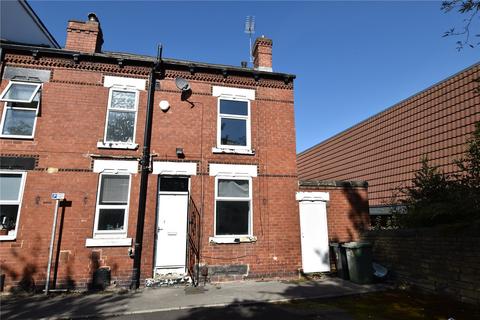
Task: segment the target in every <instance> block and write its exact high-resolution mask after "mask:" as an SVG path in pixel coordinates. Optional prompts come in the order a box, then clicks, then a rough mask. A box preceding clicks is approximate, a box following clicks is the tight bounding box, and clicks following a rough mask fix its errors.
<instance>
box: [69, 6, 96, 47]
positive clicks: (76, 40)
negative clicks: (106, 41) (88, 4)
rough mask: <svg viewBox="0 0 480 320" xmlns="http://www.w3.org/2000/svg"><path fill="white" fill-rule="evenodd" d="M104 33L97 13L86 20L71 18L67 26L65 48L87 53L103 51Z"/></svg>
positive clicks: (91, 14)
mask: <svg viewBox="0 0 480 320" xmlns="http://www.w3.org/2000/svg"><path fill="white" fill-rule="evenodd" d="M102 44H103V34H102V29H101V28H100V22H99V21H98V18H97V16H96V15H95V13H90V14H89V15H88V20H87V21H85V22H82V21H75V20H70V21H68V27H67V41H66V43H65V49H67V50H72V51H80V52H85V53H95V52H101V51H102Z"/></svg>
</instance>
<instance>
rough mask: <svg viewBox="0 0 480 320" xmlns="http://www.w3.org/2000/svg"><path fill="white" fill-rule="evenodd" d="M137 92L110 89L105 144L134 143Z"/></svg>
mask: <svg viewBox="0 0 480 320" xmlns="http://www.w3.org/2000/svg"><path fill="white" fill-rule="evenodd" d="M137 105H138V91H136V90H129V89H122V88H112V89H110V97H109V101H108V110H107V125H106V126H105V139H104V140H105V141H104V142H105V143H115V144H133V143H135V124H136V118H137Z"/></svg>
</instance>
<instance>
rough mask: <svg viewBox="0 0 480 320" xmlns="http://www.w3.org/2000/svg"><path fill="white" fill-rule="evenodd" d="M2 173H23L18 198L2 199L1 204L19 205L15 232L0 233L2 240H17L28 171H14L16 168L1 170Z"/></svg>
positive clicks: (0, 239)
mask: <svg viewBox="0 0 480 320" xmlns="http://www.w3.org/2000/svg"><path fill="white" fill-rule="evenodd" d="M0 174H11V175H18V174H21V175H22V181H21V183H20V189H19V190H18V199H17V200H1V199H0V204H2V205H18V210H17V221H16V223H15V232H14V233H13V234H12V235H9V234H7V235H0V241H2V240H15V239H16V238H17V234H18V226H19V224H20V215H21V212H22V203H23V194H24V191H25V182H26V180H27V172H26V171H14V170H0Z"/></svg>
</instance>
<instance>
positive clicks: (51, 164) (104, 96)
mask: <svg viewBox="0 0 480 320" xmlns="http://www.w3.org/2000/svg"><path fill="white" fill-rule="evenodd" d="M4 64H7V65H10V66H17V67H24V68H39V69H49V70H51V72H52V75H51V81H50V82H47V83H44V85H43V88H42V97H41V109H40V114H39V116H38V118H37V124H36V132H35V137H34V138H33V139H30V140H18V139H8V138H2V139H0V148H1V150H2V153H4V154H15V155H31V154H35V155H38V167H37V169H36V170H34V171H29V172H28V173H27V178H26V185H25V192H24V197H23V202H22V207H21V213H20V218H19V221H18V223H19V228H18V232H17V237H16V239H15V240H13V241H0V262H1V267H2V273H5V274H6V283H7V285H8V286H14V285H18V284H24V285H27V286H28V285H30V286H33V285H35V286H36V287H37V288H41V286H42V285H43V282H44V280H45V273H46V266H47V258H48V245H49V240H50V235H51V226H52V220H53V209H54V203H53V202H52V201H51V200H50V193H51V192H59V191H61V192H65V193H66V197H67V199H68V200H69V201H70V202H71V204H70V206H67V207H65V208H64V209H62V210H61V213H60V217H59V226H58V228H57V237H56V240H55V253H56V254H55V256H54V268H56V269H57V279H56V282H57V287H74V288H85V287H88V286H89V285H90V284H91V283H92V280H93V279H92V275H93V272H94V270H95V269H96V268H98V267H108V268H110V270H111V273H112V281H115V282H116V283H117V284H119V285H127V284H128V283H129V279H130V276H131V269H132V260H131V259H130V257H129V256H128V247H94V248H92V247H89V248H87V247H86V246H85V240H86V239H87V238H91V237H92V235H93V226H94V218H95V206H96V196H97V188H98V183H99V175H98V174H97V173H94V172H92V159H96V158H111V157H119V158H125V159H132V158H133V159H137V158H139V157H140V156H141V149H142V141H143V134H144V121H145V108H146V104H147V91H141V92H140V95H139V110H138V113H137V124H136V134H135V142H136V143H137V144H139V148H138V149H137V150H113V149H99V148H97V141H99V140H102V139H103V137H104V130H105V121H106V112H107V103H108V94H109V89H108V88H105V87H103V81H102V79H103V77H104V76H105V75H113V76H131V77H136V78H144V79H147V74H148V68H145V67H141V66H123V67H120V66H119V65H117V64H113V63H111V64H108V63H98V64H96V63H94V62H92V61H80V62H78V63H75V62H74V61H73V59H70V60H69V59H65V58H55V57H50V56H40V57H39V58H38V59H36V60H35V59H33V58H32V57H31V56H29V55H22V54H19V53H15V54H11V53H9V52H7V53H6V55H5V60H4ZM177 73H178V72H177V71H169V70H167V74H170V75H176V74H177ZM189 78H190V79H189V81H190V83H191V85H192V93H193V94H192V96H191V97H190V98H189V101H182V100H181V98H180V92H179V91H178V89H176V87H175V84H174V79H173V76H169V77H167V78H166V79H164V80H161V81H159V82H160V89H159V90H157V91H156V92H155V101H154V113H153V134H152V147H151V150H152V154H154V158H153V159H154V160H155V161H165V160H168V161H170V160H171V161H178V160H179V159H178V157H177V155H176V152H175V151H176V148H177V147H181V148H183V149H184V153H185V158H184V159H183V160H182V161H194V162H197V163H198V165H197V167H198V171H199V172H198V173H199V174H198V175H197V176H193V177H192V179H191V197H192V198H193V200H194V201H195V204H196V205H197V207H198V208H201V209H202V212H203V216H202V222H203V229H202V248H201V250H202V256H201V262H202V263H204V264H208V265H219V264H248V265H249V273H248V277H252V278H262V277H277V276H278V277H285V276H291V275H294V274H298V269H299V268H300V267H301V265H300V261H301V258H300V242H299V221H298V205H297V202H296V200H295V191H296V190H297V189H298V187H297V173H296V154H295V123H294V112H293V90H292V89H293V86H292V84H291V83H290V84H288V85H286V84H285V83H284V81H283V80H278V81H275V80H268V81H266V82H264V81H262V80H260V81H255V80H253V78H252V79H250V78H247V77H245V78H244V79H231V78H223V77H219V76H218V75H216V74H213V75H208V77H207V76H205V74H198V77H197V78H196V75H189ZM235 83H239V84H240V85H239V86H240V87H243V88H251V89H254V90H256V100H255V101H252V103H251V123H252V125H251V127H252V148H253V149H255V155H253V156H246V155H231V154H214V153H212V147H215V146H216V135H217V132H216V124H217V99H216V98H215V97H212V85H226V86H235ZM7 85H8V81H7V80H2V82H1V84H0V90H3V89H4V88H5V87H6V86H7ZM161 100H168V101H169V102H170V105H171V107H170V110H169V111H168V112H162V111H161V110H160V108H159V107H158V104H159V101H161ZM4 107H5V104H4V103H0V112H3V108H4ZM209 163H235V164H255V165H257V166H258V168H259V169H258V170H259V177H257V178H253V230H254V232H253V233H254V236H256V237H257V238H258V240H257V242H254V243H242V244H210V243H209V242H208V237H210V236H213V219H214V211H213V210H214V209H213V208H214V207H213V205H214V197H213V195H214V177H210V176H209V175H208V164H209ZM139 183H140V174H139V173H138V174H133V175H132V183H131V185H132V189H131V194H130V205H129V216H128V231H127V233H128V237H130V238H134V236H135V228H136V220H137V210H138V192H139V190H138V188H139ZM157 184H158V176H156V175H153V174H152V175H150V177H149V184H148V198H147V206H146V217H145V231H144V242H143V255H142V269H141V275H142V279H144V278H148V277H151V276H152V273H153V263H154V249H155V230H156V208H157ZM202 185H203V188H202ZM202 189H203V190H202ZM273 257H276V259H273ZM52 274H53V273H52Z"/></svg>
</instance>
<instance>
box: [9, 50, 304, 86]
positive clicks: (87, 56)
mask: <svg viewBox="0 0 480 320" xmlns="http://www.w3.org/2000/svg"><path fill="white" fill-rule="evenodd" d="M0 47H2V48H4V49H6V50H11V51H14V52H21V53H28V54H37V55H38V54H42V55H49V56H57V57H64V58H71V59H74V60H88V61H91V60H97V61H103V62H110V63H116V64H121V65H123V66H124V65H126V64H132V65H143V66H145V67H152V66H153V65H154V64H155V63H156V62H155V61H156V59H155V58H154V57H149V56H138V55H137V56H136V55H131V54H119V53H85V52H79V51H70V50H65V49H55V48H45V47H41V46H30V45H21V44H13V43H6V42H0ZM162 64H163V65H164V67H165V69H174V70H182V71H188V72H190V73H191V74H195V73H196V72H202V71H203V72H209V73H216V74H222V75H223V76H224V77H228V76H230V75H237V76H245V77H253V78H254V79H255V80H259V79H273V80H282V81H284V82H285V83H286V84H288V83H290V82H293V80H294V79H295V78H296V75H294V74H289V73H280V72H268V71H260V70H253V69H250V68H241V67H234V66H228V65H218V64H208V63H202V62H193V61H183V60H175V59H163V62H162Z"/></svg>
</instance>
